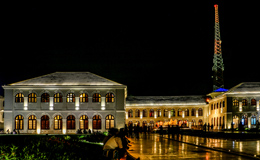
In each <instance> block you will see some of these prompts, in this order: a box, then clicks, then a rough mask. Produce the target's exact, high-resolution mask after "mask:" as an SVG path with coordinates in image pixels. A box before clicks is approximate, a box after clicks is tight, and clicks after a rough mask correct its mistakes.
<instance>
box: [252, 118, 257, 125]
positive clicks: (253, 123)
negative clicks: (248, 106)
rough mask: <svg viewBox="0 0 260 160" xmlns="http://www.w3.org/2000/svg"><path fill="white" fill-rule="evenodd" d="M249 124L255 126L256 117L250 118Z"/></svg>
mask: <svg viewBox="0 0 260 160" xmlns="http://www.w3.org/2000/svg"><path fill="white" fill-rule="evenodd" d="M251 124H252V125H256V116H252V117H251Z"/></svg>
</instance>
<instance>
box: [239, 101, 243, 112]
mask: <svg viewBox="0 0 260 160" xmlns="http://www.w3.org/2000/svg"><path fill="white" fill-rule="evenodd" d="M242 111H243V108H242V102H239V112H242Z"/></svg>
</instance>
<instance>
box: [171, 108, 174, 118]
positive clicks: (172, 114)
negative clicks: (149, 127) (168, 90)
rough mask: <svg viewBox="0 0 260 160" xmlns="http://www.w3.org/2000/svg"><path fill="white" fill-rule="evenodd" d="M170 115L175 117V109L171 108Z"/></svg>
mask: <svg viewBox="0 0 260 160" xmlns="http://www.w3.org/2000/svg"><path fill="white" fill-rule="evenodd" d="M171 117H175V109H172V110H171Z"/></svg>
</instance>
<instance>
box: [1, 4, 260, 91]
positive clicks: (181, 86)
mask: <svg viewBox="0 0 260 160" xmlns="http://www.w3.org/2000/svg"><path fill="white" fill-rule="evenodd" d="M241 2H243V3H238V1H232V2H231V1H228V2H219V11H220V27H221V39H222V51H223V58H224V64H225V71H224V78H225V88H228V89H229V88H231V87H233V86H235V85H237V84H238V83H240V82H244V81H260V74H259V68H260V67H259V58H258V57H257V56H258V55H259V53H260V52H259V46H260V45H259V44H260V43H259V42H260V41H259V28H260V27H259V17H260V16H259V15H260V14H259V7H257V6H256V4H254V3H252V2H248V1H241ZM2 17H3V19H2V23H1V24H2V26H3V28H2V39H3V42H2V47H1V48H2V50H1V62H2V65H1V66H2V68H1V70H0V85H4V84H10V83H13V82H17V81H21V80H24V79H28V78H33V77H36V76H41V75H44V74H48V73H52V72H56V71H90V72H92V73H95V74H98V75H100V76H103V77H106V78H108V79H111V80H114V81H116V82H119V83H122V84H125V85H127V86H128V94H129V95H162V96H163V95H189V94H206V93H209V92H211V91H212V79H211V76H212V71H211V69H212V66H213V54H214V2H213V1H208V0H207V1H199V2H198V1H182V2H175V3H171V4H170V3H169V4H167V3H161V4H158V3H154V4H150V3H149V4H114V5H113V4H108V5H105V4H103V5H100V4H95V5H93V4H91V5H90V4H84V5H80V4H77V5H66V6H62V5H59V6H51V7H50V6H48V7H43V6H39V5H38V6H25V5H24V6H19V7H6V8H5V9H4V10H3V14H2ZM0 94H2V95H3V90H2V89H1V91H0Z"/></svg>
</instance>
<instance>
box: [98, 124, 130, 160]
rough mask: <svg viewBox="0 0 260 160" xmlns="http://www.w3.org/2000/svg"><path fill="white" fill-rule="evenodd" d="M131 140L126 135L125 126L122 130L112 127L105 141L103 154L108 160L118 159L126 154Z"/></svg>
mask: <svg viewBox="0 0 260 160" xmlns="http://www.w3.org/2000/svg"><path fill="white" fill-rule="evenodd" d="M129 142H130V141H129V140H128V139H127V137H126V132H125V129H124V128H121V129H120V130H118V129H116V128H111V129H110V130H109V133H108V136H107V137H105V139H104V141H103V143H104V147H103V156H104V159H106V160H114V159H115V160H117V159H120V158H122V157H124V156H125V154H126V151H127V149H129V147H128V145H129Z"/></svg>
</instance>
